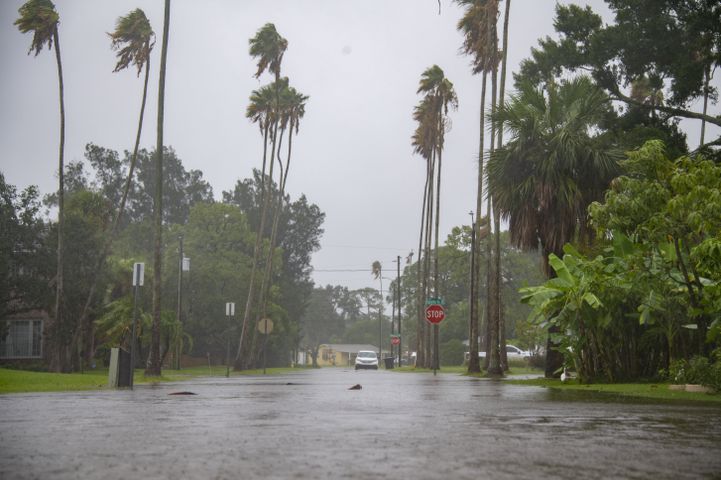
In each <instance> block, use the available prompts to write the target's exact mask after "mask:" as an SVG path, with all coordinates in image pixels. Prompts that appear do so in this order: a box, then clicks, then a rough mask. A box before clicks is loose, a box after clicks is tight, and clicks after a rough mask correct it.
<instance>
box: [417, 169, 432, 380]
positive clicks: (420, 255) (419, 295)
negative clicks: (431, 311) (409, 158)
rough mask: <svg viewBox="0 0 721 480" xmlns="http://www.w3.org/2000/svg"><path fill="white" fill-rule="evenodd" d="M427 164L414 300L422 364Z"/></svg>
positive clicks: (428, 177) (420, 363) (421, 363)
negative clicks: (416, 303) (415, 302)
mask: <svg viewBox="0 0 721 480" xmlns="http://www.w3.org/2000/svg"><path fill="white" fill-rule="evenodd" d="M429 166H430V160H429V159H426V183H425V185H424V186H423V206H422V208H421V231H420V233H419V235H418V269H417V270H416V275H417V278H416V301H417V302H418V305H417V311H418V323H417V327H418V328H417V331H416V365H417V366H422V365H423V362H424V361H425V358H424V357H423V331H424V328H425V324H426V320H425V315H424V313H423V311H424V308H423V307H424V304H425V298H424V297H423V295H424V289H425V287H424V283H423V278H424V276H425V273H424V268H423V267H424V263H425V257H424V256H423V247H424V242H423V234H424V233H425V230H426V229H425V220H426V211H427V207H426V203H427V202H428V182H429V181H430V176H429Z"/></svg>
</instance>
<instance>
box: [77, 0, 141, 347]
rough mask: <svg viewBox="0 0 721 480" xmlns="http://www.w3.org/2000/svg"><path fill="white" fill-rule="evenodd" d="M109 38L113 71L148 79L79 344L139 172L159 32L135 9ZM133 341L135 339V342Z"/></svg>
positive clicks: (119, 21)
mask: <svg viewBox="0 0 721 480" xmlns="http://www.w3.org/2000/svg"><path fill="white" fill-rule="evenodd" d="M108 35H109V36H110V39H111V48H112V49H113V50H117V51H118V54H117V57H118V63H117V64H116V65H115V69H114V70H113V72H119V71H121V70H123V69H125V68H128V67H130V66H131V65H133V66H135V68H137V70H138V76H140V74H141V73H142V71H143V68H145V80H144V82H143V97H142V101H141V103H140V118H139V120H138V129H137V133H136V135H135V145H134V147H133V156H132V157H131V160H130V168H129V169H128V178H127V179H126V180H125V188H124V189H123V195H122V198H121V200H120V205H119V206H118V211H117V212H116V214H115V219H114V220H113V224H112V226H111V228H110V232H109V233H108V235H107V238H106V239H105V246H104V248H103V251H102V253H101V255H100V257H99V258H98V262H97V265H96V266H95V270H94V271H93V273H92V279H91V282H90V290H89V292H88V297H87V299H86V301H85V306H84V307H83V311H82V313H81V314H80V320H79V324H80V328H79V329H78V330H77V332H76V335H75V337H74V339H73V344H76V343H77V342H78V341H79V337H80V336H81V335H84V333H83V331H84V330H85V329H86V328H87V326H86V325H85V324H86V323H87V317H88V313H89V311H90V304H91V303H92V300H93V297H94V295H95V288H96V285H97V282H96V279H97V278H98V276H99V275H100V271H101V270H102V268H103V265H104V264H105V260H106V259H107V256H108V255H109V254H110V249H111V247H112V244H113V240H114V239H115V233H116V232H117V229H118V226H119V225H120V220H121V218H122V215H123V212H124V211H125V204H126V202H127V199H128V192H129V191H130V186H131V184H132V182H133V173H134V171H135V164H136V162H137V158H138V149H139V147H140V136H141V133H142V131H143V117H144V114H145V101H146V99H147V97H148V79H149V77H150V52H151V51H152V50H153V46H154V45H155V42H154V41H153V39H154V38H155V32H153V28H152V27H151V26H150V21H149V20H148V18H147V17H146V16H145V13H144V12H143V11H142V10H140V9H139V8H138V9H135V10H133V11H132V12H130V13H129V14H127V15H125V16H124V17H119V18H118V20H117V22H116V25H115V31H114V32H113V33H109V34H108ZM132 341H135V340H134V339H133V340H132ZM83 347H85V345H83ZM89 354H90V352H89V351H86V355H89ZM86 360H87V358H86Z"/></svg>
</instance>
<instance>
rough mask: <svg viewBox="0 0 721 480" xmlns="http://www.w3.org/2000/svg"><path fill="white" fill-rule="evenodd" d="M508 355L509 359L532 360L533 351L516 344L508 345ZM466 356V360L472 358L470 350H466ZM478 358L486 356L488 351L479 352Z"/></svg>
mask: <svg viewBox="0 0 721 480" xmlns="http://www.w3.org/2000/svg"><path fill="white" fill-rule="evenodd" d="M506 357H507V358H509V359H520V360H530V359H531V352H529V351H528V350H521V349H520V348H518V347H517V346H515V345H506ZM465 358H466V361H468V359H469V358H470V357H469V354H468V352H466V357H465ZM478 358H486V352H478Z"/></svg>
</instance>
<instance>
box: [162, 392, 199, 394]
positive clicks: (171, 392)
mask: <svg viewBox="0 0 721 480" xmlns="http://www.w3.org/2000/svg"><path fill="white" fill-rule="evenodd" d="M168 395H197V393H193V392H170V393H169V394H168Z"/></svg>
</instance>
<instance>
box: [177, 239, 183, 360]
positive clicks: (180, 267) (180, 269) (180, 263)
mask: <svg viewBox="0 0 721 480" xmlns="http://www.w3.org/2000/svg"><path fill="white" fill-rule="evenodd" d="M178 242H179V244H180V254H179V259H178V312H177V320H178V326H180V325H181V324H182V319H181V313H182V310H181V308H182V305H183V235H178ZM175 368H176V370H180V342H178V341H177V339H176V342H175Z"/></svg>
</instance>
